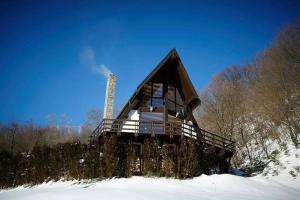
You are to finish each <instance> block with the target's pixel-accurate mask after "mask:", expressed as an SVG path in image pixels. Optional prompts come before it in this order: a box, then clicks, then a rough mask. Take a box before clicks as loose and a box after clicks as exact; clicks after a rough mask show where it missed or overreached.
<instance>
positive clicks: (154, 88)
mask: <svg viewBox="0 0 300 200" xmlns="http://www.w3.org/2000/svg"><path fill="white" fill-rule="evenodd" d="M142 102H143V103H142V105H143V106H147V107H151V106H152V107H162V106H163V102H164V101H163V84H162V83H153V82H149V83H147V84H146V85H145V86H144V95H143V100H142Z"/></svg>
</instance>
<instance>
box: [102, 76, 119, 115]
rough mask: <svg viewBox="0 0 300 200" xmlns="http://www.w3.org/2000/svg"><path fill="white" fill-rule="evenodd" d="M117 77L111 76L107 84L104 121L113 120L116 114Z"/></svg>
mask: <svg viewBox="0 0 300 200" xmlns="http://www.w3.org/2000/svg"><path fill="white" fill-rule="evenodd" d="M115 87H116V76H115V75H113V74H109V75H108V77H107V82H106V93H105V102H104V112H103V118H104V119H112V118H113V113H114V99H115Z"/></svg>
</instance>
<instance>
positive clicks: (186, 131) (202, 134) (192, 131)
mask: <svg viewBox="0 0 300 200" xmlns="http://www.w3.org/2000/svg"><path fill="white" fill-rule="evenodd" d="M106 133H116V134H117V135H121V134H132V135H134V136H135V137H138V136H139V135H141V134H147V135H151V136H152V137H155V136H159V135H169V137H170V138H173V137H174V136H185V137H190V138H193V139H198V140H200V141H202V142H203V143H205V144H207V145H211V146H215V147H218V148H221V149H225V150H227V151H230V152H234V151H235V142H234V141H232V140H229V139H227V138H225V137H222V136H219V135H216V134H213V133H211V132H209V131H206V130H203V129H200V128H195V127H194V126H193V125H190V124H188V123H171V122H167V123H164V122H161V121H139V120H127V119H103V120H102V122H101V123H100V124H99V125H98V126H97V128H96V129H95V130H94V132H93V134H92V136H93V137H97V136H101V135H105V134H106Z"/></svg>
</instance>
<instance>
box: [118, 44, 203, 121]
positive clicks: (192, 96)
mask: <svg viewBox="0 0 300 200" xmlns="http://www.w3.org/2000/svg"><path fill="white" fill-rule="evenodd" d="M170 63H172V68H171V69H170V68H169V70H176V68H175V67H177V70H178V75H179V78H180V84H181V86H182V92H183V95H184V98H185V102H186V105H187V107H188V109H191V110H194V109H195V108H196V107H197V106H198V105H200V103H201V101H200V99H199V96H198V94H197V92H196V90H195V88H194V86H193V84H192V82H191V80H190V78H189V76H188V74H187V72H186V70H185V68H184V66H183V64H182V62H181V59H180V57H179V55H178V53H177V51H176V49H175V48H174V49H172V50H171V51H170V52H169V53H168V54H167V55H166V56H165V57H164V59H163V60H162V61H161V62H160V63H159V64H158V65H157V66H156V67H155V68H154V69H153V71H152V72H151V73H150V74H149V75H148V76H147V77H146V78H145V79H144V80H143V81H142V83H141V84H139V86H138V87H137V89H136V91H135V92H134V93H133V95H132V96H131V98H130V100H129V101H128V102H127V103H126V105H125V106H124V107H123V109H122V110H121V112H120V113H119V115H118V117H117V118H123V117H125V116H126V115H127V114H128V112H129V111H130V110H131V105H132V104H133V102H134V100H135V99H136V98H137V96H138V94H139V93H140V91H141V90H142V89H143V87H144V86H145V84H147V83H148V82H149V81H151V80H152V78H153V77H155V76H156V75H157V73H158V72H159V71H161V70H162V69H164V68H165V67H168V65H169V64H170ZM173 66H174V68H173Z"/></svg>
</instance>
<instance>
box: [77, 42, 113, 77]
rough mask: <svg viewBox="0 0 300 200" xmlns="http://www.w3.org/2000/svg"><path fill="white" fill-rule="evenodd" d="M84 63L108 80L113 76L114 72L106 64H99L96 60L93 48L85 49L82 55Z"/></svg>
mask: <svg viewBox="0 0 300 200" xmlns="http://www.w3.org/2000/svg"><path fill="white" fill-rule="evenodd" d="M81 60H82V62H83V63H84V64H85V65H87V66H88V67H90V68H91V70H92V71H93V72H95V73H97V74H100V75H102V76H105V77H106V78H107V77H108V76H109V75H110V74H112V72H111V71H110V70H109V69H108V67H106V66H105V65H104V64H97V62H96V58H95V52H94V50H93V49H92V48H89V47H88V48H85V49H84V51H83V53H82V55H81Z"/></svg>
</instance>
